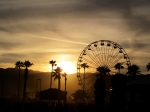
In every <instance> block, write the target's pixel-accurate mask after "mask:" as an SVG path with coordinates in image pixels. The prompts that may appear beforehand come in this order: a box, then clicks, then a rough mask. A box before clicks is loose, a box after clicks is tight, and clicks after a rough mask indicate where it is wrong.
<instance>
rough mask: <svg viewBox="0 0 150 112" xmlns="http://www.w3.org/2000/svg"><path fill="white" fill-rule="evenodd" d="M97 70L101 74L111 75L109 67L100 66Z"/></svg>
mask: <svg viewBox="0 0 150 112" xmlns="http://www.w3.org/2000/svg"><path fill="white" fill-rule="evenodd" d="M96 70H97V71H98V72H99V73H100V74H101V75H109V72H110V70H109V69H108V68H107V67H100V66H99V67H98V68H96Z"/></svg>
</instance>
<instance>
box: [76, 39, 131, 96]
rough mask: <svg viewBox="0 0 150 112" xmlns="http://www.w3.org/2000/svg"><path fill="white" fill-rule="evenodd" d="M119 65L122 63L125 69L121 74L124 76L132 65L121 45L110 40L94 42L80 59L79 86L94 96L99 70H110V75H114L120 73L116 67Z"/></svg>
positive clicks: (78, 65) (83, 52)
mask: <svg viewBox="0 0 150 112" xmlns="http://www.w3.org/2000/svg"><path fill="white" fill-rule="evenodd" d="M117 63H122V66H123V67H124V69H122V70H121V73H124V74H125V73H126V72H127V68H128V66H130V65H131V63H130V59H129V57H128V55H127V53H126V52H125V50H124V49H123V48H122V47H121V46H120V45H118V44H117V43H115V42H113V41H110V40H99V41H95V42H92V43H91V44H89V45H87V46H86V47H85V48H84V49H83V51H82V52H81V54H80V56H79V58H78V62H77V78H78V84H79V85H80V86H81V87H82V89H84V90H85V91H87V92H88V93H89V94H92V93H93V89H94V83H95V81H96V79H97V77H96V73H97V68H98V67H100V68H105V69H108V70H109V75H113V74H115V73H117V72H118V70H117V69H116V68H115V67H114V66H115V65H116V64H117ZM108 78H109V77H108Z"/></svg>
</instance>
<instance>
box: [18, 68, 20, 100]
mask: <svg viewBox="0 0 150 112" xmlns="http://www.w3.org/2000/svg"><path fill="white" fill-rule="evenodd" d="M19 98H20V67H19V79H18V102H19Z"/></svg>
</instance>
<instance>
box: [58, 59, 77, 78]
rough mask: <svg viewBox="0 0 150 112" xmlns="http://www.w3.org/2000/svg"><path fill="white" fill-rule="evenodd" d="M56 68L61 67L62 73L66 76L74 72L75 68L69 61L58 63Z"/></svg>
mask: <svg viewBox="0 0 150 112" xmlns="http://www.w3.org/2000/svg"><path fill="white" fill-rule="evenodd" d="M57 66H59V67H61V68H62V69H63V72H66V73H67V74H68V75H69V74H73V73H75V72H76V67H75V66H74V64H73V62H71V61H65V62H58V63H57Z"/></svg>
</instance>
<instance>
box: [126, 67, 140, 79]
mask: <svg viewBox="0 0 150 112" xmlns="http://www.w3.org/2000/svg"><path fill="white" fill-rule="evenodd" d="M127 74H128V75H130V76H132V78H133V80H134V79H135V77H136V75H138V74H139V75H140V74H141V71H140V67H139V66H138V65H136V64H133V65H131V66H129V67H128V72H127Z"/></svg>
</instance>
